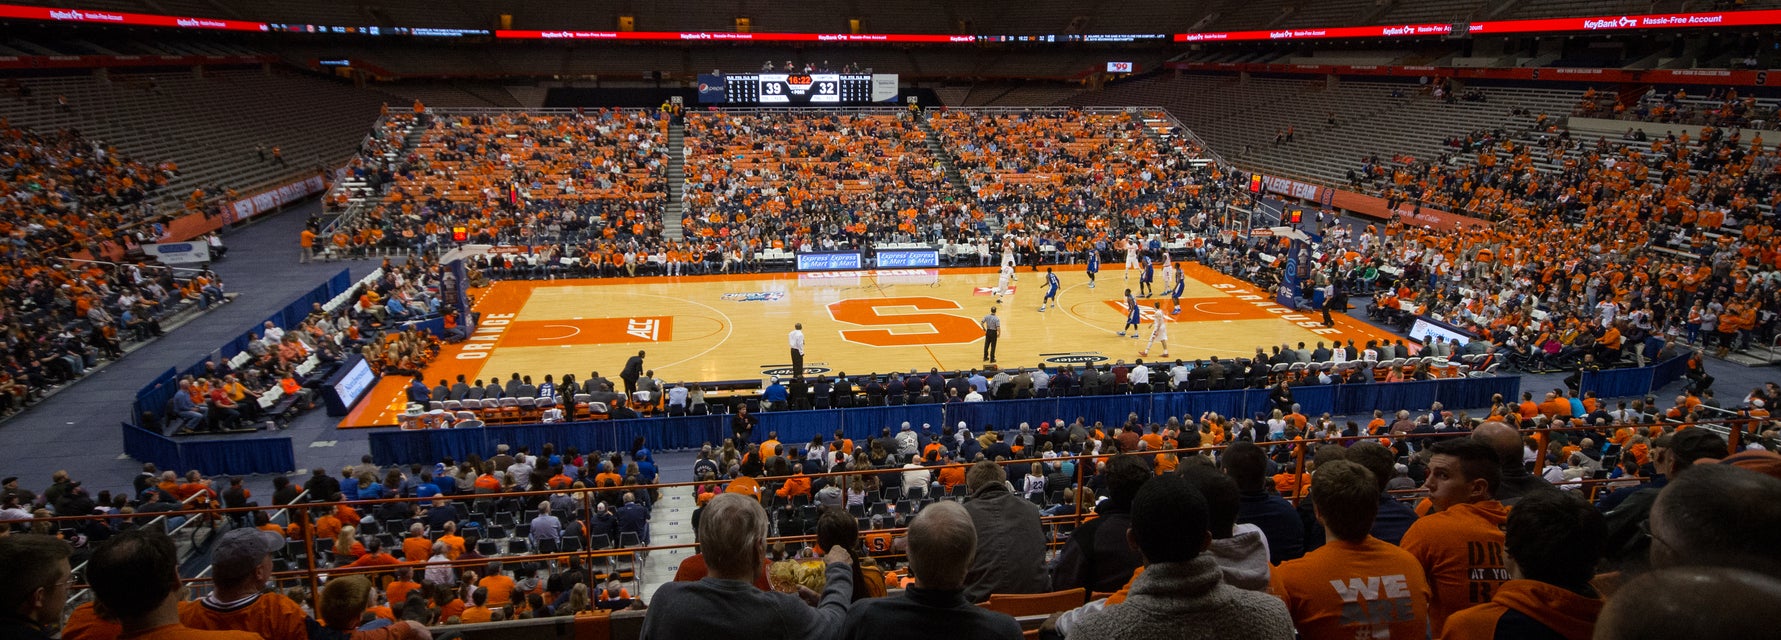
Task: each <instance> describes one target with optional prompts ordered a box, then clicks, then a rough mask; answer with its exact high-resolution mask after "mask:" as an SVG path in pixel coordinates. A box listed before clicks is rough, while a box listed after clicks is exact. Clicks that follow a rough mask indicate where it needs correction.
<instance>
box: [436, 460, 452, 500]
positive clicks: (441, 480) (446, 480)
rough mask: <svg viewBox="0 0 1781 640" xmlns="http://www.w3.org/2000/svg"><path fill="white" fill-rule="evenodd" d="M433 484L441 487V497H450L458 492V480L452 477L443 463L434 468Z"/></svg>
mask: <svg viewBox="0 0 1781 640" xmlns="http://www.w3.org/2000/svg"><path fill="white" fill-rule="evenodd" d="M433 484H434V485H435V486H437V487H439V493H440V495H447V496H449V495H452V494H454V493H457V492H458V479H457V478H456V477H454V476H452V475H451V470H450V469H447V468H446V467H445V465H444V464H443V463H442V464H438V465H434V467H433Z"/></svg>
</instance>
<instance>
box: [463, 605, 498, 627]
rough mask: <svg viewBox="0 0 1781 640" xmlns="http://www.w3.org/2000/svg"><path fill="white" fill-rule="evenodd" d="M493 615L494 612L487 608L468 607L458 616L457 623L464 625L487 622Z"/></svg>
mask: <svg viewBox="0 0 1781 640" xmlns="http://www.w3.org/2000/svg"><path fill="white" fill-rule="evenodd" d="M493 613H494V612H493V611H490V610H489V608H488V607H470V608H468V609H465V610H464V612H463V613H460V614H458V622H462V623H464V624H474V623H477V622H488V621H489V618H490V617H491V615H493Z"/></svg>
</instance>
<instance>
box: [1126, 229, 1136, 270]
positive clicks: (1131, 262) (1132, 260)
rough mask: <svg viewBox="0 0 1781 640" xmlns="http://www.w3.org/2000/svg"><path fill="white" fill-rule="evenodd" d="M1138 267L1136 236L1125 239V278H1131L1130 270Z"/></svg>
mask: <svg viewBox="0 0 1781 640" xmlns="http://www.w3.org/2000/svg"><path fill="white" fill-rule="evenodd" d="M1137 268H1138V237H1137V236H1131V237H1128V238H1126V239H1125V279H1126V280H1127V281H1130V280H1131V279H1132V271H1133V270H1134V269H1137Z"/></svg>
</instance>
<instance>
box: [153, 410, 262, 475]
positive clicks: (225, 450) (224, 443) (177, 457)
mask: <svg viewBox="0 0 1781 640" xmlns="http://www.w3.org/2000/svg"><path fill="white" fill-rule="evenodd" d="M122 428H123V431H124V453H127V454H129V455H130V457H132V458H135V459H137V460H141V461H143V462H153V463H155V466H156V467H159V468H161V469H167V470H174V471H185V470H188V469H197V470H198V472H199V473H202V474H204V475H207V476H213V475H253V474H262V473H290V472H292V471H296V470H297V456H296V451H295V450H293V449H292V448H291V439H290V438H253V437H242V438H232V439H228V440H206V441H190V442H182V441H179V440H174V439H172V438H169V437H166V436H163V435H161V434H158V433H154V432H152V431H149V430H147V429H143V428H141V427H138V426H136V425H133V424H130V423H128V422H126V423H123V425H122Z"/></svg>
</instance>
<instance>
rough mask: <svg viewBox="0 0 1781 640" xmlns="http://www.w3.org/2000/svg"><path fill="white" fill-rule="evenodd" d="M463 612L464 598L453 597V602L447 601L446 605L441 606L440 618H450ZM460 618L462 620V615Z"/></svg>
mask: <svg viewBox="0 0 1781 640" xmlns="http://www.w3.org/2000/svg"><path fill="white" fill-rule="evenodd" d="M463 613H464V599H463V598H452V600H451V602H447V603H445V606H443V607H440V608H439V619H440V620H450V619H451V617H452V616H462V615H463ZM459 619H460V620H461V619H462V618H461V617H460V618H459Z"/></svg>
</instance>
